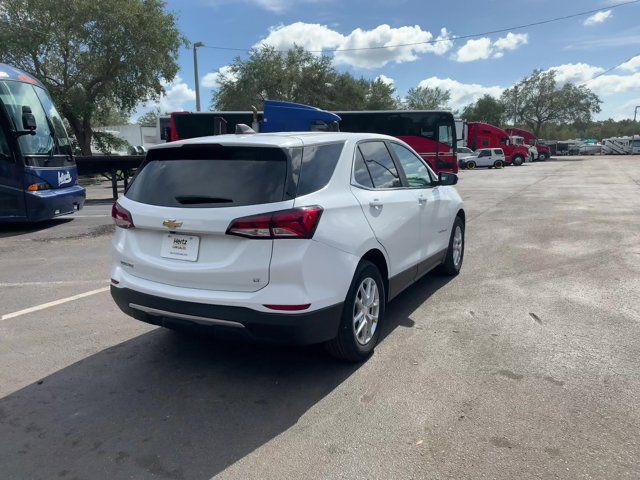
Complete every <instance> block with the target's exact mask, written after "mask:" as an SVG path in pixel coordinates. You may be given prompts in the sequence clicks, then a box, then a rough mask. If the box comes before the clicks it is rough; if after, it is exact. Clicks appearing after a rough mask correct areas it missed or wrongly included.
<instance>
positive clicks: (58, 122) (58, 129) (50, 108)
mask: <svg viewBox="0 0 640 480" xmlns="http://www.w3.org/2000/svg"><path fill="white" fill-rule="evenodd" d="M34 89H35V91H36V94H37V95H38V98H39V99H40V102H41V103H42V106H43V107H44V109H45V111H46V112H48V113H49V119H50V120H51V123H52V125H53V130H54V132H55V134H56V140H58V148H59V150H60V151H59V152H58V153H61V154H63V155H71V154H72V153H73V152H72V150H71V142H69V137H68V136H67V131H66V130H65V128H64V123H63V122H62V117H60V114H59V113H58V110H56V107H55V105H54V104H53V102H52V101H51V98H50V97H49V95H48V94H47V92H45V91H44V90H43V89H42V88H40V87H34Z"/></svg>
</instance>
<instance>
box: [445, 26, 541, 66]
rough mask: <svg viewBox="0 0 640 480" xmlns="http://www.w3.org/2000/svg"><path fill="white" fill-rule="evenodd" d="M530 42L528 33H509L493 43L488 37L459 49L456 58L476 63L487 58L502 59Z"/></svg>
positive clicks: (470, 42)
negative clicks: (506, 52) (506, 54)
mask: <svg viewBox="0 0 640 480" xmlns="http://www.w3.org/2000/svg"><path fill="white" fill-rule="evenodd" d="M528 42H529V36H528V34H526V33H512V32H509V33H507V35H506V36H504V37H501V38H498V39H497V40H496V41H495V42H492V41H491V39H490V38H488V37H482V38H478V39H475V40H467V42H466V43H465V44H464V45H463V46H462V47H460V48H459V49H458V51H457V52H456V54H455V56H454V58H455V60H457V61H458V62H475V61H476V60H486V59H487V58H490V57H493V58H500V57H503V56H504V52H505V51H513V50H516V49H517V48H519V47H521V46H522V45H526V44H527V43H528Z"/></svg>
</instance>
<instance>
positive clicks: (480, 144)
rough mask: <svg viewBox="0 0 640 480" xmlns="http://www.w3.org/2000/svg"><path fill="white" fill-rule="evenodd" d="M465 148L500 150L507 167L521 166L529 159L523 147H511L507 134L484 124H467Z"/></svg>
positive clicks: (526, 149) (526, 150) (527, 150)
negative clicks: (502, 152)
mask: <svg viewBox="0 0 640 480" xmlns="http://www.w3.org/2000/svg"><path fill="white" fill-rule="evenodd" d="M466 140H467V146H468V147H469V148H470V149H472V150H477V149H479V148H501V149H502V150H504V157H505V162H506V163H507V164H509V165H516V166H518V165H522V164H523V163H524V162H525V161H526V159H527V158H528V157H529V149H528V148H527V147H525V146H524V145H513V143H512V142H511V140H510V139H509V134H508V133H507V132H506V131H505V130H503V129H501V128H498V127H495V126H493V125H490V124H488V123H484V122H468V123H467V138H466Z"/></svg>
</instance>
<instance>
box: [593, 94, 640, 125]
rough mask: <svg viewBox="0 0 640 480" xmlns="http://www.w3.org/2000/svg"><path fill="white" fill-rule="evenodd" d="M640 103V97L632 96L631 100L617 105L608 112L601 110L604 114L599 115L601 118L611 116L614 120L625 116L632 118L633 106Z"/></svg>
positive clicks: (623, 118) (622, 118)
mask: <svg viewBox="0 0 640 480" xmlns="http://www.w3.org/2000/svg"><path fill="white" fill-rule="evenodd" d="M637 105H640V97H636V98H632V99H631V100H629V101H627V102H625V103H623V104H622V105H619V106H617V107H615V108H613V109H611V111H609V112H605V111H603V112H602V113H603V114H604V115H600V116H601V117H603V118H608V117H612V118H613V119H614V120H625V119H627V118H633V114H634V112H635V108H636V106H637Z"/></svg>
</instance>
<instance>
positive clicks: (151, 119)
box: [136, 108, 169, 127]
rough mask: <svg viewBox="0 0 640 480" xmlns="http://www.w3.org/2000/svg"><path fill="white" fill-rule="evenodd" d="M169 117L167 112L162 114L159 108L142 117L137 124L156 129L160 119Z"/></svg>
mask: <svg viewBox="0 0 640 480" xmlns="http://www.w3.org/2000/svg"><path fill="white" fill-rule="evenodd" d="M164 115H169V113H167V112H164V113H163V112H162V111H161V110H160V109H159V108H156V109H154V110H149V111H148V112H147V113H145V114H144V115H141V116H140V118H138V121H137V122H136V123H137V124H138V125H140V126H141V127H155V126H156V125H157V124H158V117H162V116H164Z"/></svg>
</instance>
